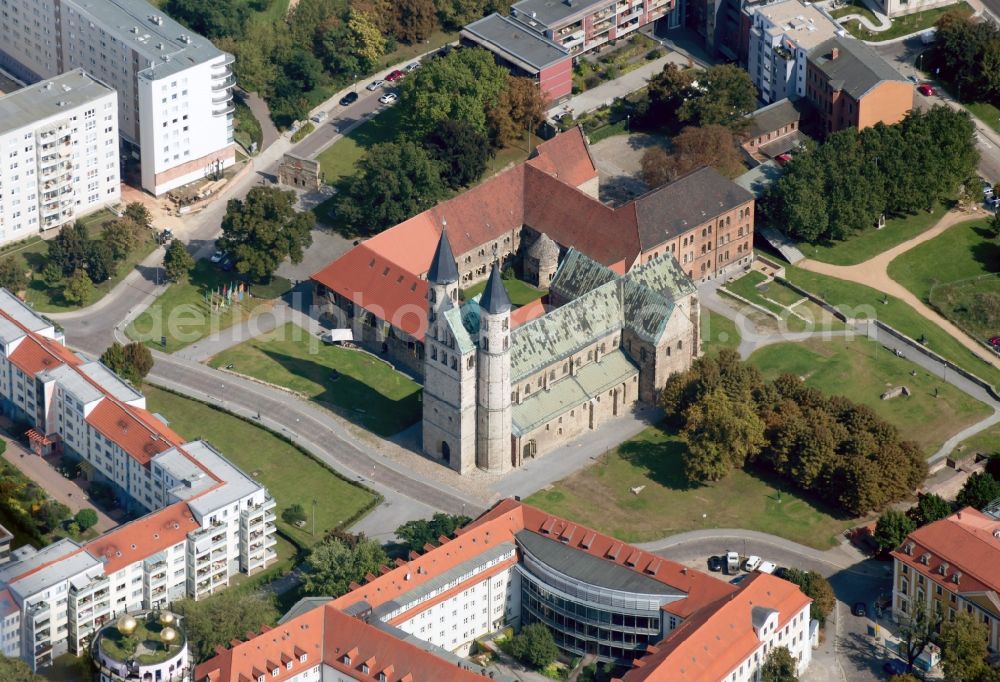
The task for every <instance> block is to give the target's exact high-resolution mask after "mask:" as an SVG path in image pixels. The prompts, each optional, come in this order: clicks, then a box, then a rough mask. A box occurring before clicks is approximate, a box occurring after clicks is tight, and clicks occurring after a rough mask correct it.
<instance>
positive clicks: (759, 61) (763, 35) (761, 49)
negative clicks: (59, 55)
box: [0, 0, 842, 104]
mask: <svg viewBox="0 0 1000 682" xmlns="http://www.w3.org/2000/svg"><path fill="white" fill-rule="evenodd" d="M0 2H2V0H0ZM746 11H747V12H749V13H750V20H751V22H752V24H751V26H750V40H749V44H748V50H747V71H748V72H749V73H750V78H751V80H753V84H754V85H756V86H757V90H758V91H759V93H760V99H761V101H762V102H764V103H765V104H770V103H771V102H777V101H779V100H782V99H785V98H786V97H804V96H805V94H806V57H807V56H808V54H809V51H810V50H812V49H813V48H814V47H816V46H817V45H819V44H820V43H822V42H823V41H825V40H829V39H830V38H832V37H834V36H835V35H838V32H841V31H842V29H841V27H840V26H839V25H838V24H837V23H836V22H835V21H834V20H833V19H831V18H830V17H829V15H827V14H826V13H825V12H823V11H822V10H820V9H818V8H817V7H816V6H815V5H813V4H811V3H808V2H802V0H783V1H782V2H775V3H771V4H767V5H759V6H758V5H753V6H749V7H748V8H747V9H746Z"/></svg>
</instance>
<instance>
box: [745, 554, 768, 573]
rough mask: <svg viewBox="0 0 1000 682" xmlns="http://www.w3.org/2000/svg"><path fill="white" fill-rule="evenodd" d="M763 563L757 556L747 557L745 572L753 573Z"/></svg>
mask: <svg viewBox="0 0 1000 682" xmlns="http://www.w3.org/2000/svg"><path fill="white" fill-rule="evenodd" d="M762 561H763V559H761V558H760V557H759V556H757V555H756V554H751V555H750V556H748V557H747V562H746V563H745V564H743V570H745V571H746V572H747V573H752V572H753V571H756V570H757V568H758V567H759V566H760V564H761V562H762Z"/></svg>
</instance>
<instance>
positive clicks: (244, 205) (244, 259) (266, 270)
mask: <svg viewBox="0 0 1000 682" xmlns="http://www.w3.org/2000/svg"><path fill="white" fill-rule="evenodd" d="M295 201H296V196H295V192H292V191H283V190H280V189H277V188H275V187H254V188H253V189H251V190H250V191H249V192H248V193H247V196H246V199H230V200H229V203H228V204H227V205H226V216H225V217H224V218H223V219H222V237H221V238H220V239H219V240H218V242H217V244H218V247H219V248H220V249H221V250H223V251H226V252H227V253H228V254H229V255H230V256H231V257H232V259H233V262H234V264H235V266H236V271H237V272H239V273H242V274H245V275H247V276H249V277H250V278H252V279H254V280H256V281H263V282H266V281H268V280H270V279H271V276H272V275H273V274H274V271H275V270H277V269H278V266H279V265H280V264H281V262H282V261H283V260H284V259H285V258H288V259H289V260H291V261H292V263H301V262H302V255H303V252H304V250H305V249H306V248H308V247H309V246H311V245H312V233H311V230H312V227H313V224H314V221H313V216H312V213H308V212H306V213H299V212H297V211H296V210H295V209H294V208H293V207H294V205H295Z"/></svg>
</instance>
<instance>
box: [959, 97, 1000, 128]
mask: <svg viewBox="0 0 1000 682" xmlns="http://www.w3.org/2000/svg"><path fill="white" fill-rule="evenodd" d="M964 106H965V108H966V109H968V110H969V111H970V112H971V113H972V115H973V116H975V117H976V118H978V119H979V120H980V121H982V122H983V123H985V124H986V125H988V126H989V127H990V128H993V130H995V131H997V132H998V133H1000V109H998V108H996V107H995V106H993V105H992V104H990V103H989V102H972V103H968V104H965V105H964Z"/></svg>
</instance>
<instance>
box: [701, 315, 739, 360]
mask: <svg viewBox="0 0 1000 682" xmlns="http://www.w3.org/2000/svg"><path fill="white" fill-rule="evenodd" d="M700 324H701V350H702V352H704V353H705V354H706V355H713V354H715V353H718V352H719V350H721V349H723V348H732V349H733V350H735V349H736V347H737V346H739V345H740V331H739V329H737V328H736V323H735V322H733V321H732V320H730V319H729V318H728V317H726V316H724V315H720V314H718V313H713V312H712V311H711V310H709V309H708V308H702V309H701V318H700Z"/></svg>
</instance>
